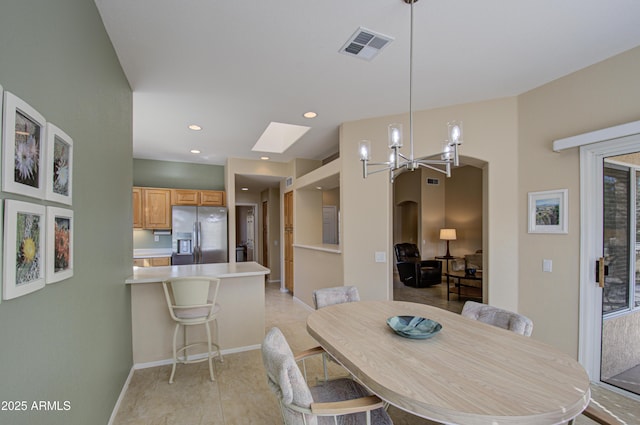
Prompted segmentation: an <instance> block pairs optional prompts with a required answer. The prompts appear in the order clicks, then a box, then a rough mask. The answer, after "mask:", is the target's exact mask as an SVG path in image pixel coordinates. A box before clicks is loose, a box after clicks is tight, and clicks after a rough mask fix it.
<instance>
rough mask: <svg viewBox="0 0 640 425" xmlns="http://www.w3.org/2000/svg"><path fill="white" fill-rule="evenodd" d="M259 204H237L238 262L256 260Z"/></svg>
mask: <svg viewBox="0 0 640 425" xmlns="http://www.w3.org/2000/svg"><path fill="white" fill-rule="evenodd" d="M257 209H258V208H257V205H255V204H250V205H240V204H236V262H238V263H240V262H244V261H255V260H256V255H255V254H256V252H255V241H256V235H257V234H258V232H257V229H256V226H257V220H256V210H257Z"/></svg>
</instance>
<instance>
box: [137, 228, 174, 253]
mask: <svg viewBox="0 0 640 425" xmlns="http://www.w3.org/2000/svg"><path fill="white" fill-rule="evenodd" d="M155 237H158V242H156V241H155ZM163 248H168V249H169V250H171V234H169V235H154V234H153V230H138V229H136V230H134V231H133V249H163Z"/></svg>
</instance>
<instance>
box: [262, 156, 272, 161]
mask: <svg viewBox="0 0 640 425" xmlns="http://www.w3.org/2000/svg"><path fill="white" fill-rule="evenodd" d="M260 159H261V160H263V161H268V160H269V159H270V158H269V157H268V156H261V157H260Z"/></svg>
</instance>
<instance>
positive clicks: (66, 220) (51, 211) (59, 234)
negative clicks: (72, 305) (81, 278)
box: [46, 207, 73, 283]
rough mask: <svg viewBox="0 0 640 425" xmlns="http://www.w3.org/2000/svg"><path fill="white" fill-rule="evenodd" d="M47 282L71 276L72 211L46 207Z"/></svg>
mask: <svg viewBox="0 0 640 425" xmlns="http://www.w3.org/2000/svg"><path fill="white" fill-rule="evenodd" d="M46 264H47V283H55V282H59V281H61V280H64V279H68V278H70V277H71V276H73V211H72V210H69V209H66V208H56V207H47V262H46Z"/></svg>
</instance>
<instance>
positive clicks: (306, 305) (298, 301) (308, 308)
mask: <svg viewBox="0 0 640 425" xmlns="http://www.w3.org/2000/svg"><path fill="white" fill-rule="evenodd" d="M293 301H295V302H297V303H298V304H300V305H302V306H303V307H304V308H306V309H307V310H309V311H315V310H314V309H313V307H311V306H310V305H308V304H307V303H305V302H304V301H302V300H301V299H300V298H298V297H296V296H295V295H294V296H293Z"/></svg>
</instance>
